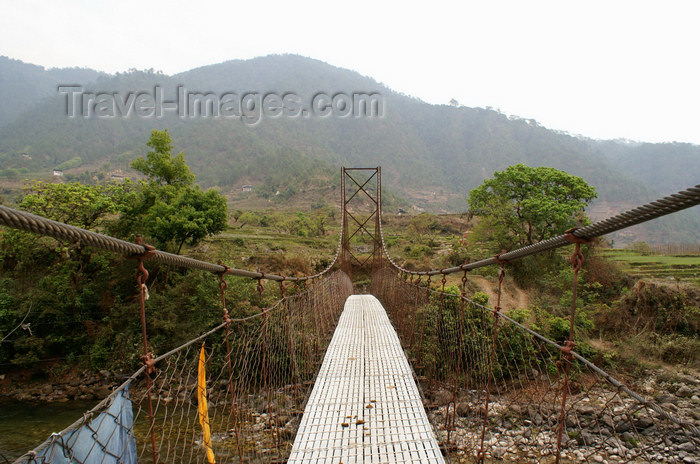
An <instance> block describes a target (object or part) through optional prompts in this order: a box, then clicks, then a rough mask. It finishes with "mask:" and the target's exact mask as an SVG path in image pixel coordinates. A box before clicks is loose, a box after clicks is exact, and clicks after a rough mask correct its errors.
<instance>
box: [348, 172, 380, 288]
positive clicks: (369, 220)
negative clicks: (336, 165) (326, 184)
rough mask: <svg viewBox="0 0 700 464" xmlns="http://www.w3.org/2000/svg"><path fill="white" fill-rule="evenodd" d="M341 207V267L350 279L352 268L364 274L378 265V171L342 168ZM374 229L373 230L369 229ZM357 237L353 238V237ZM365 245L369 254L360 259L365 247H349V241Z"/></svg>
mask: <svg viewBox="0 0 700 464" xmlns="http://www.w3.org/2000/svg"><path fill="white" fill-rule="evenodd" d="M341 190H342V200H341V201H342V205H343V243H342V248H341V256H340V258H341V261H340V262H341V267H342V269H343V271H345V272H346V273H347V274H348V275H349V276H351V277H352V270H353V268H357V267H359V268H360V269H361V270H362V271H364V272H371V271H372V270H374V269H378V268H379V267H381V264H382V240H381V236H380V233H381V232H380V229H379V226H380V224H379V221H380V220H381V209H382V168H381V166H377V167H376V168H346V167H343V168H342V171H341ZM372 226H374V227H372ZM356 237H357V238H356ZM354 238H355V241H356V242H361V243H365V244H366V243H367V242H368V241H369V242H370V243H369V246H370V247H371V250H372V254H370V255H368V256H364V255H365V254H366V252H367V251H369V250H364V251H363V248H364V247H366V246H367V245H362V244H360V245H357V246H353V245H352V244H351V243H352V240H353V239H354Z"/></svg>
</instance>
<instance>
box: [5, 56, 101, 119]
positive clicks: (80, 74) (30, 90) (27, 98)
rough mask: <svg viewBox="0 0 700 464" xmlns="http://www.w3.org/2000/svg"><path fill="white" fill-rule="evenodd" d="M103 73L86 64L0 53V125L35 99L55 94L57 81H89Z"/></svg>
mask: <svg viewBox="0 0 700 464" xmlns="http://www.w3.org/2000/svg"><path fill="white" fill-rule="evenodd" d="M100 76H106V74H105V73H102V72H99V71H94V70H92V69H86V68H63V69H57V68H51V69H44V67H43V66H37V65H34V64H28V63H24V62H22V61H19V60H13V59H11V58H8V57H6V56H0V126H3V125H5V124H7V123H9V122H10V121H13V120H14V119H15V118H17V117H18V116H19V115H20V114H22V113H23V112H24V111H26V110H29V109H30V108H31V107H33V106H34V105H35V104H36V103H37V102H39V101H40V100H42V99H44V98H46V97H52V96H54V95H56V88H57V85H58V84H59V83H65V84H70V83H80V82H91V81H94V80H95V79H97V78H98V77H100Z"/></svg>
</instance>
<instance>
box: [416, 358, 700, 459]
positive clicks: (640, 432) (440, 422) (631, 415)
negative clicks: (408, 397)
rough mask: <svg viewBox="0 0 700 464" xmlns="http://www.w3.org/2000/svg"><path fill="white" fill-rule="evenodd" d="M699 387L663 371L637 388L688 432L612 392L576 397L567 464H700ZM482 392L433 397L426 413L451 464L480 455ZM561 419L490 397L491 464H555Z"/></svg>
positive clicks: (487, 442)
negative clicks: (679, 422) (568, 463)
mask: <svg viewBox="0 0 700 464" xmlns="http://www.w3.org/2000/svg"><path fill="white" fill-rule="evenodd" d="M699 386H700V381H699V380H698V378H697V377H693V376H690V375H676V376H671V377H669V376H668V375H667V374H666V373H664V371H650V372H649V373H648V375H647V376H646V377H645V380H644V381H643V382H642V383H641V385H639V390H640V393H644V396H646V397H647V398H649V399H650V400H652V401H653V402H654V403H655V404H657V405H659V406H660V407H661V408H662V409H663V410H664V411H666V412H668V413H670V414H671V416H673V417H674V418H676V419H678V420H679V421H681V422H682V423H683V424H684V426H681V425H680V424H678V423H675V422H674V421H672V420H668V419H667V418H666V417H664V416H663V415H662V414H661V413H659V412H658V411H655V410H654V409H653V408H651V407H649V406H646V407H645V406H642V405H640V404H639V403H638V402H637V401H636V400H634V399H633V398H630V397H629V396H627V395H626V394H623V393H620V392H618V391H616V390H614V389H611V388H610V387H609V386H607V385H597V386H595V387H594V388H592V389H590V390H588V391H586V392H585V394H583V395H576V396H572V397H571V398H570V402H569V403H568V404H570V409H569V411H568V414H567V421H566V429H565V433H563V435H562V455H561V457H562V458H563V462H593V463H608V464H612V463H617V462H633V463H649V462H651V463H670V462H674V463H684V464H700V435H698V434H697V429H698V428H700V390H699V388H698V387H699ZM480 393H481V392H472V393H471V394H464V393H462V394H461V395H459V396H458V397H457V398H456V401H455V402H454V403H453V402H451V400H452V393H451V392H448V391H447V390H437V391H435V392H432V393H428V405H427V407H428V414H429V416H430V418H431V421H432V423H433V424H434V427H435V428H436V431H437V434H438V438H439V440H440V442H441V443H443V444H444V445H445V448H446V449H447V451H448V453H449V454H450V456H451V458H452V462H465V463H466V462H473V460H474V458H475V457H476V456H477V454H478V450H479V449H480V441H481V433H482V425H483V406H484V402H483V395H481V394H480ZM559 401H560V400H559ZM558 417H559V406H558V401H544V402H542V403H539V404H529V405H528V404H522V403H520V404H518V401H517V400H514V399H513V398H512V397H509V398H505V397H499V396H498V395H494V396H492V397H491V401H490V404H489V420H488V424H489V425H488V428H487V432H486V435H485V437H484V449H485V450H486V453H487V454H486V457H487V460H492V461H494V462H496V461H505V462H550V461H552V462H553V460H554V455H555V450H556V442H557V426H558ZM692 427H695V428H696V429H695V431H693V430H692ZM448 431H449V440H448Z"/></svg>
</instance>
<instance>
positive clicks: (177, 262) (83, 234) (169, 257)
mask: <svg viewBox="0 0 700 464" xmlns="http://www.w3.org/2000/svg"><path fill="white" fill-rule="evenodd" d="M0 225H3V226H7V227H12V228H14V229H19V230H23V231H26V232H33V233H35V234H40V235H46V236H49V237H53V238H55V239H57V240H64V241H67V242H72V243H80V244H81V245H85V246H90V247H94V248H100V249H102V250H107V251H111V252H113V253H118V254H122V255H124V256H126V257H138V256H140V255H144V254H146V253H149V252H150V253H152V254H149V255H148V256H149V258H148V259H149V260H153V261H157V262H160V263H164V264H170V265H173V266H180V267H186V268H190V269H198V270H201V271H208V272H212V273H214V274H230V275H235V276H239V277H248V278H250V279H267V280H275V281H290V282H301V281H305V280H311V279H315V278H317V277H320V276H322V275H324V274H326V273H327V272H328V271H330V270H331V269H332V268H333V266H334V265H335V263H336V262H337V261H338V257H339V256H340V250H341V247H342V234H341V237H340V239H339V240H338V246H337V248H336V252H335V257H334V258H333V260H332V261H331V263H330V264H329V265H328V266H327V267H326V268H325V269H324V270H322V271H321V272H319V273H317V274H313V275H308V276H300V277H292V276H282V275H276V274H266V273H263V272H257V271H248V270H245V269H236V268H230V267H227V266H224V265H221V264H214V263H209V262H206V261H200V260H198V259H193V258H188V257H186V256H180V255H176V254H173V253H168V252H165V251H160V250H152V251H151V250H149V249H148V248H147V247H145V246H143V245H139V244H136V243H132V242H127V241H125V240H120V239H118V238H114V237H110V236H108V235H103V234H100V233H97V232H93V231H90V230H85V229H81V228H80V227H76V226H71V225H69V224H64V223H62V222H58V221H53V220H51V219H47V218H45V217H42V216H38V215H36V214H31V213H28V212H26V211H21V210H18V209H14V208H10V207H7V206H3V205H0Z"/></svg>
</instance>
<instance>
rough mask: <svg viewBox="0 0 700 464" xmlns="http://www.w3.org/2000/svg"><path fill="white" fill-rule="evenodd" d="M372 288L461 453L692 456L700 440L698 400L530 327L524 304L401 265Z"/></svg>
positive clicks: (623, 458) (593, 458) (443, 436)
mask: <svg viewBox="0 0 700 464" xmlns="http://www.w3.org/2000/svg"><path fill="white" fill-rule="evenodd" d="M372 293H373V294H374V295H376V296H377V297H378V298H380V300H381V301H382V303H383V304H384V306H385V308H386V309H387V312H388V313H389V316H390V318H391V320H392V323H393V324H394V326H395V328H396V330H397V333H398V334H399V338H400V339H401V341H402V344H403V346H404V349H405V351H406V353H407V356H408V357H409V360H410V361H411V364H412V366H413V368H414V371H415V374H416V376H417V378H418V380H419V383H420V385H421V386H422V389H423V393H424V396H425V399H426V407H427V409H428V414H429V417H430V418H431V420H432V422H433V425H434V428H435V430H436V432H437V434H438V438H439V441H440V442H441V444H442V446H443V447H444V450H445V453H446V454H447V455H448V456H451V457H452V458H453V459H454V460H455V461H457V462H462V461H463V460H465V459H466V460H467V462H483V461H487V462H490V461H491V460H505V461H510V462H552V461H555V460H557V461H558V460H561V461H562V462H603V461H606V462H684V461H683V458H684V456H694V455H696V454H697V452H698V450H700V433H699V432H698V429H697V428H696V427H695V425H694V418H693V417H692V416H691V415H690V414H691V412H692V411H691V409H687V410H685V411H681V412H678V413H675V412H672V411H670V410H669V409H667V407H662V406H660V405H659V404H656V403H655V402H653V401H651V400H650V399H648V398H646V397H644V396H642V395H641V394H639V393H637V392H636V391H635V390H633V388H631V387H628V386H627V385H625V384H624V383H622V382H620V381H618V380H616V379H614V378H613V377H612V376H610V375H609V374H607V373H606V372H604V371H603V370H602V369H599V368H598V367H596V366H595V365H594V364H593V363H591V362H590V361H588V360H586V359H585V358H584V357H583V356H581V355H579V354H578V353H576V352H572V361H571V362H569V361H568V360H567V359H568V358H567V357H566V351H567V348H566V345H562V344H558V343H555V342H554V341H552V340H549V339H547V338H545V337H542V336H541V335H539V334H537V333H536V332H534V331H532V330H530V329H528V328H526V327H525V326H524V325H523V324H522V323H520V322H518V321H517V320H516V319H514V318H517V317H518V315H517V314H518V313H517V312H516V313H515V314H513V313H511V314H513V316H512V317H510V316H508V315H506V314H503V313H500V311H497V310H496V309H494V308H490V307H488V306H486V305H483V304H480V303H478V302H475V301H473V300H471V299H469V298H467V297H466V296H465V295H464V294H463V293H460V292H457V293H455V292H454V290H452V291H451V289H449V288H448V289H446V290H443V289H440V290H433V289H430V288H429V287H428V286H426V285H425V283H421V282H415V281H414V282H410V281H407V280H406V279H404V278H403V277H402V276H401V275H400V274H398V273H397V272H396V271H395V270H392V269H383V270H381V271H379V272H377V273H375V275H374V276H373V279H372ZM513 309H515V308H513ZM523 322H524V321H523ZM567 363H570V365H569V374H568V376H565V370H566V369H567ZM637 387H639V386H637ZM565 394H566V397H564V395H565ZM562 411H563V413H562ZM560 431H561V432H562V433H561V435H560Z"/></svg>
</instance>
